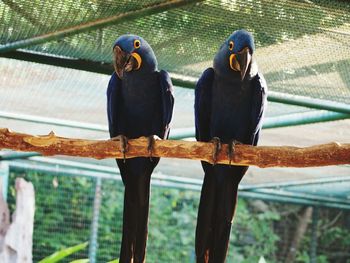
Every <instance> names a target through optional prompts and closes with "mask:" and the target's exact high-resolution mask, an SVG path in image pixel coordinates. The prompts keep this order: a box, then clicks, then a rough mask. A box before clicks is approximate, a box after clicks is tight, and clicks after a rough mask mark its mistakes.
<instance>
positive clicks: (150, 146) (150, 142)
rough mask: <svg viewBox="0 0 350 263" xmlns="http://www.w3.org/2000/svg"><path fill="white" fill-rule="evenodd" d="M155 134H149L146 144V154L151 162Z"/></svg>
mask: <svg viewBox="0 0 350 263" xmlns="http://www.w3.org/2000/svg"><path fill="white" fill-rule="evenodd" d="M156 139H157V136H155V135H151V136H148V146H147V151H148V156H149V159H150V160H151V162H153V159H152V155H153V150H154V143H155V142H156Z"/></svg>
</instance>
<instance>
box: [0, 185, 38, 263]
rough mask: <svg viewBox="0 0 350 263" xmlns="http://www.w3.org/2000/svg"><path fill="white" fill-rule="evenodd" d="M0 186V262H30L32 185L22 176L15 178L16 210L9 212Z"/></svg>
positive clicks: (32, 221) (32, 215)
mask: <svg viewBox="0 0 350 263" xmlns="http://www.w3.org/2000/svg"><path fill="white" fill-rule="evenodd" d="M1 189H2V188H0V213H1V221H0V262H3V263H27V262H32V245H33V227H34V209H35V197H34V187H33V184H32V183H30V182H26V181H25V180H24V179H22V178H17V179H16V193H17V194H16V211H15V212H14V213H13V215H12V223H11V224H10V222H9V221H10V220H9V217H10V214H9V210H8V207H7V204H6V202H5V200H4V199H3V197H2V193H1V192H2V190H1Z"/></svg>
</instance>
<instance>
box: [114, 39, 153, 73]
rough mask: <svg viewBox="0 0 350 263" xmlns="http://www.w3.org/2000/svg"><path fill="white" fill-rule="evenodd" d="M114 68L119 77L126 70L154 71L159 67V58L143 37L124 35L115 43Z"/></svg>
mask: <svg viewBox="0 0 350 263" xmlns="http://www.w3.org/2000/svg"><path fill="white" fill-rule="evenodd" d="M113 64H114V70H115V72H116V73H117V75H118V77H119V78H121V79H122V78H123V75H124V73H125V72H132V71H140V72H141V71H142V72H153V71H155V70H156V69H157V59H156V56H155V55H154V52H153V50H152V48H151V46H150V45H149V44H148V43H147V41H146V40H144V39H143V38H142V37H139V36H136V35H131V34H127V35H122V36H120V37H118V38H117V40H116V41H115V43H114V45H113Z"/></svg>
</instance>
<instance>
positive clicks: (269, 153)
mask: <svg viewBox="0 0 350 263" xmlns="http://www.w3.org/2000/svg"><path fill="white" fill-rule="evenodd" d="M128 144H129V150H128V152H127V153H126V158H133V157H137V156H140V157H148V156H149V153H148V151H147V144H148V141H147V138H146V137H140V138H138V139H132V140H129V142H128ZM0 149H12V150H17V151H25V152H28V151H30V152H32V151H35V152H39V153H41V154H42V155H46V156H50V155H68V156H79V157H90V158H95V159H105V158H123V154H122V153H121V149H120V143H119V142H118V141H111V140H83V139H71V138H64V137H59V136H56V135H55V134H54V133H53V132H51V133H49V134H48V135H43V136H33V135H29V134H23V133H16V132H12V131H10V130H8V129H0ZM212 151H213V144H212V143H205V142H189V141H180V140H157V141H156V142H155V145H154V151H153V156H154V157H166V158H184V159H192V160H202V161H206V162H209V163H213V159H212ZM226 153H227V144H224V145H222V150H221V151H220V153H219V155H218V159H217V163H220V164H229V159H228V157H227V154H226ZM231 163H232V165H245V166H247V165H254V166H258V167H261V168H265V167H315V166H327V165H340V164H350V144H349V143H346V144H340V143H337V142H333V143H328V144H321V145H315V146H311V147H303V148H301V147H292V146H280V147H275V146H251V145H243V144H239V145H236V146H235V154H234V157H233V160H232V162H231Z"/></svg>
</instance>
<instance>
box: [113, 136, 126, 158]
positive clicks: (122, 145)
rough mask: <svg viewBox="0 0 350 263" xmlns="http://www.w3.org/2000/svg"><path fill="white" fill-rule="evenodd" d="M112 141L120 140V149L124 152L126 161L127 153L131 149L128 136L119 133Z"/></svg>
mask: <svg viewBox="0 0 350 263" xmlns="http://www.w3.org/2000/svg"><path fill="white" fill-rule="evenodd" d="M111 141H117V142H119V143H120V144H119V147H120V151H121V153H122V154H123V160H124V162H125V159H126V153H127V152H128V151H129V144H128V138H127V137H126V136H124V135H118V136H116V137H113V138H111Z"/></svg>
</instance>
